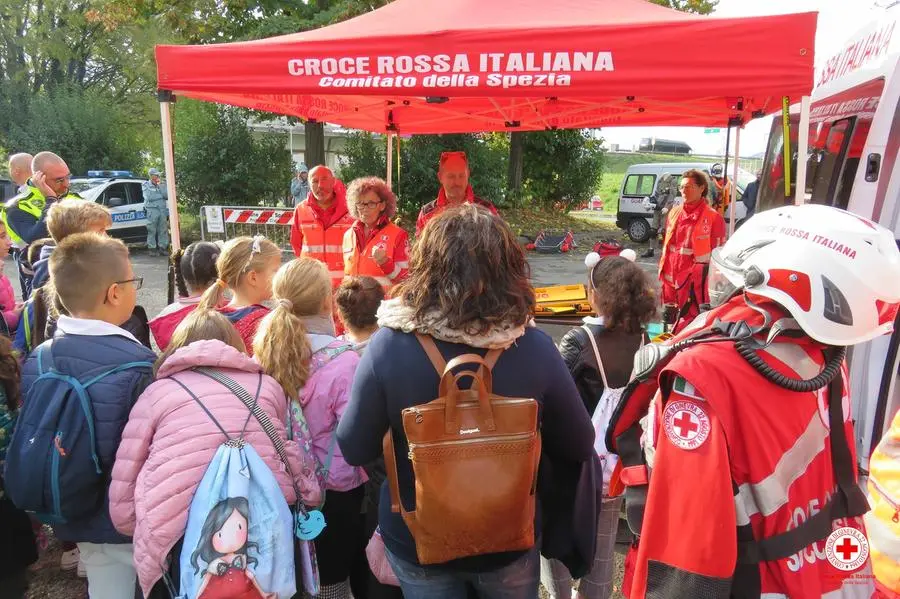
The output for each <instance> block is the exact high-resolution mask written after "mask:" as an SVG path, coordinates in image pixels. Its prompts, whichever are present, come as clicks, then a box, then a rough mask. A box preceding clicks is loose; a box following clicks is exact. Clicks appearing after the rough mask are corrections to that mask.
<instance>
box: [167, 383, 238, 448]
mask: <svg viewBox="0 0 900 599" xmlns="http://www.w3.org/2000/svg"><path fill="white" fill-rule="evenodd" d="M166 378H168V379H170V380H172V381H175V383H177V384H178V386H179V387H181V388H182V389H184V392H185V393H187V394H188V395H189V396H190V397H191V399H193V400H194V401H196V402H197V405H199V406H200V408H201V409H202V410H203V411H204V412H206V415H207V416H209V419H210V420H212V422H213V424H215V425H216V428H218V429H219V430H220V431H222V434H223V435H225V438H226V439H228V440H229V441H231V435H229V434H228V431H226V430H225V429H224V428H223V427H222V425H221V424H219V421H218V420H216V417H215V416H213V415H212V412H210V411H209V408H207V407H206V405H204V403H203V402H202V401H200V398H199V397H197V395H196V394H194V392H193V391H191V390H190V389H188V388H187V386H186V385H185V384H184V383H182V382H181V381H179V380H178V379H176V378H175V377H174V376H169V377H166ZM244 426H246V423H244Z"/></svg>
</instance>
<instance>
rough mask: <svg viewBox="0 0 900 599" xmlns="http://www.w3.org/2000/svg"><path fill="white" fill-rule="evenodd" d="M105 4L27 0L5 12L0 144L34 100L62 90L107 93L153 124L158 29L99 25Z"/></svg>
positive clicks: (136, 118)
mask: <svg viewBox="0 0 900 599" xmlns="http://www.w3.org/2000/svg"><path fill="white" fill-rule="evenodd" d="M103 4H104V2H103V0H20V1H18V2H6V3H3V5H2V7H0V142H2V141H3V139H4V138H5V137H6V136H8V135H9V132H10V129H11V127H12V125H13V123H14V122H16V121H18V120H21V118H22V117H23V115H24V114H25V112H26V111H27V109H28V103H29V102H30V100H31V98H33V97H37V96H40V94H41V93H42V92H53V91H54V90H56V89H57V88H68V89H72V88H80V89H82V90H91V91H92V92H99V93H100V94H102V95H105V96H107V97H108V98H109V99H110V100H111V101H113V102H114V103H116V104H117V105H119V106H120V107H122V108H127V110H123V114H125V115H127V118H129V120H130V122H131V123H132V125H133V126H135V127H142V126H143V127H146V126H147V124H148V116H149V115H150V114H151V113H148V111H149V110H150V109H151V108H152V97H151V96H150V92H151V91H152V90H153V88H154V87H155V85H154V84H155V63H154V61H153V45H154V43H155V42H156V41H157V40H158V39H160V38H159V35H158V32H157V30H156V29H154V28H151V27H144V26H143V25H144V23H140V22H130V23H127V24H122V25H121V26H120V27H117V28H108V27H107V26H106V25H105V23H104V22H102V21H100V20H98V19H97V18H95V17H96V15H98V14H100V8H102V5H103Z"/></svg>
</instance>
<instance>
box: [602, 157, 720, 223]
mask: <svg viewBox="0 0 900 599" xmlns="http://www.w3.org/2000/svg"><path fill="white" fill-rule="evenodd" d="M705 160H708V158H700V157H697V156H680V155H677V154H647V153H640V152H636V153H635V152H627V153H615V154H614V153H612V152H607V153H606V163H605V165H604V169H603V177H602V179H601V180H600V187H599V188H598V189H597V195H599V196H600V198H601V199H602V200H603V211H604V212H613V213H614V212H616V210H617V209H618V207H619V190H620V189H621V188H622V180H623V179H624V178H625V171H627V170H628V167H629V166H631V165H633V164H644V163H647V162H698V161H705Z"/></svg>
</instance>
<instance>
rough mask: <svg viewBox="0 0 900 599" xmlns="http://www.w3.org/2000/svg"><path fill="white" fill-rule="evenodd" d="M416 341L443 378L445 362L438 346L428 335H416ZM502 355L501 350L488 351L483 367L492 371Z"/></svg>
mask: <svg viewBox="0 0 900 599" xmlns="http://www.w3.org/2000/svg"><path fill="white" fill-rule="evenodd" d="M416 339H418V340H419V343H420V344H421V345H422V349H424V350H425V355H427V356H428V360H429V361H430V362H431V365H432V366H434V369H435V370H437V373H438V376H443V375H444V370H446V368H447V361H446V360H445V359H444V356H443V355H442V354H441V350H439V349H438V346H437V344H436V343H435V342H434V339H432V338H431V336H429V335H423V334H421V333H416ZM502 353H503V350H502V349H491V350H488V352H487V353H486V354H484V358H482V359H483V360H484V363H485V366H487V369H488V370H493V369H494V365H495V364H497V360H498V359H499V358H500V354H502ZM479 370H480V368H479Z"/></svg>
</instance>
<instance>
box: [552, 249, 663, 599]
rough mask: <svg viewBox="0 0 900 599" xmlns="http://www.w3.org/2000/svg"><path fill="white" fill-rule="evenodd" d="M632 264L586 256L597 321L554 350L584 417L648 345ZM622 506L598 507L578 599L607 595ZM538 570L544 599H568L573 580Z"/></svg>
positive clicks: (643, 285)
mask: <svg viewBox="0 0 900 599" xmlns="http://www.w3.org/2000/svg"><path fill="white" fill-rule="evenodd" d="M634 259H635V254H634V251H633V250H624V251H623V252H622V254H621V255H619V256H608V257H605V258H600V256H598V255H597V254H589V255H588V257H587V259H586V260H585V264H586V265H587V266H589V267H590V274H589V275H588V284H589V286H590V289H591V291H590V301H591V306H592V307H593V308H594V311H595V312H596V313H597V316H589V317H587V318H585V319H584V325H583V326H580V327H577V328H574V329H572V330H571V331H569V332H568V333H566V335H565V336H564V337H563V338H562V340H561V341H560V344H559V351H560V353H561V354H562V357H563V360H565V362H566V366H568V368H569V372H570V373H571V375H572V378H573V379H574V381H575V386H576V387H578V392H579V393H580V395H581V400H582V402H583V403H584V408H585V413H586V414H588V415H593V414H595V412H596V411H597V408H598V405H599V404H600V403H601V402H613V403H614V402H615V401H616V399H617V397H618V395H617V394H616V393H606V394H605V393H604V392H605V391H607V390H609V391H616V390H618V389H619V388H621V387H624V386H625V385H626V384H627V383H628V379H629V378H630V377H631V370H632V364H633V362H634V354H635V353H636V352H637V351H638V349H640V347H641V346H642V345H643V344H644V343H645V342H646V341H647V337H646V334H645V333H644V327H645V326H646V325H647V324H648V323H649V322H650V321H651V320H652V319H653V317H654V315H655V314H656V294H655V293H654V291H653V285H652V283H651V281H650V278H649V277H648V276H647V274H646V273H645V272H644V270H643V269H642V268H641V267H640V266H638V265H637V264H635V263H634ZM613 407H614V406H612V405H609V406H605V407H604V409H603V410H601V413H604V414H609V413H610V412H611V408H613ZM595 421H596V420H595ZM601 442H602V440H601ZM595 446H596V445H595ZM604 453H605V452H604ZM601 457H603V454H601ZM609 464H610V466H605V467H604V472H605V473H608V472H611V470H612V466H613V465H614V464H613V463H612V462H611V461H610V462H609ZM604 490H606V489H604ZM621 506H622V499H621V497H618V498H609V497H604V499H603V502H602V503H601V505H600V506H599V507H600V513H599V518H598V522H597V551H596V554H595V556H594V563H593V566H592V567H591V570H590V572H588V574H587V575H586V576H584V577H583V578H582V579H581V582H580V583H579V585H578V593H577V594H576V595H575V597H576V598H577V599H606V598H607V597H609V596H610V594H611V593H612V577H613V572H614V567H615V560H614V559H613V555H614V551H615V542H616V528H617V526H618V522H619V510H620V508H621ZM541 566H542V570H543V571H542V576H541V578H542V581H543V583H544V588H546V589H547V592H548V593H549V595H550V596H551V597H552V598H553V599H561V598H563V597H564V598H565V599H569V597H570V596H571V592H572V590H571V589H572V578H571V576H570V575H569V572H568V570H567V569H566V567H565V566H563V565H562V564H561V563H560V562H558V561H553V560H546V559H544V560H542V564H541Z"/></svg>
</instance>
